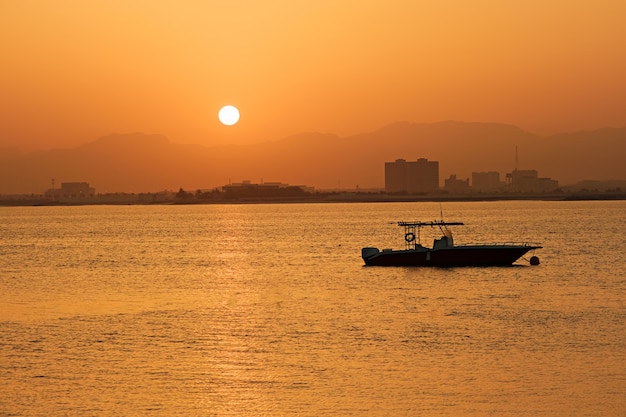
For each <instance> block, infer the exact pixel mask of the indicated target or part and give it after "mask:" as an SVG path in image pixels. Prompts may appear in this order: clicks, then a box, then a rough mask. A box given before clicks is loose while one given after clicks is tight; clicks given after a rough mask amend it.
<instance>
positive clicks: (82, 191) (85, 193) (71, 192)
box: [45, 182, 96, 198]
mask: <svg viewBox="0 0 626 417" xmlns="http://www.w3.org/2000/svg"><path fill="white" fill-rule="evenodd" d="M45 195H46V197H50V198H79V197H93V196H95V195H96V190H95V188H93V187H90V186H89V183H87V182H62V183H61V188H51V189H49V190H48V191H46V193H45Z"/></svg>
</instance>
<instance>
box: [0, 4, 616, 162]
mask: <svg viewBox="0 0 626 417" xmlns="http://www.w3.org/2000/svg"><path fill="white" fill-rule="evenodd" d="M624 22H626V1H623V0H596V1H593V2H592V1H583V0H511V1H495V0H472V1H467V0H416V1H406V0H384V1H383V0H373V1H369V2H368V1H362V0H342V1H337V0H317V1H308V0H282V1H281V0H263V1H255V0H228V1H157V0H134V1H122V0H90V1H83V0H56V1H40V0H0V51H1V65H0V147H5V146H17V147H19V148H21V149H24V150H33V149H49V148H54V147H65V146H73V145H77V144H80V143H84V142H89V141H93V140H95V139H96V138H98V137H101V136H104V135H107V134H109V133H113V132H117V133H126V132H146V133H161V134H164V135H166V136H168V137H169V138H170V139H171V140H172V141H176V142H185V143H201V144H205V145H214V144H220V143H227V142H232V143H245V142H259V141H265V140H273V139H280V138H282V137H284V136H287V135H290V134H295V133H300V132H305V131H320V132H332V133H337V134H339V135H349V134H353V133H360V132H365V131H370V130H374V129H377V128H379V127H381V126H383V125H385V124H387V123H391V122H395V121H401V120H406V121H411V122H434V121H440V120H450V119H452V120H462V121H493V122H504V123H511V124H516V125H518V126H520V127H522V128H524V129H527V130H530V131H532V132H536V133H554V132H564V131H574V130H580V129H594V128H598V127H604V126H614V127H621V126H624V125H626V75H625V74H626V25H625V24H624ZM224 104H234V105H236V106H237V107H239V109H240V111H241V121H240V122H239V124H237V125H236V126H234V127H225V126H221V125H220V124H219V121H218V120H217V112H218V110H219V108H220V107H221V106H222V105H224Z"/></svg>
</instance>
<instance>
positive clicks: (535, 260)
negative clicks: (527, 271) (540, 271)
mask: <svg viewBox="0 0 626 417" xmlns="http://www.w3.org/2000/svg"><path fill="white" fill-rule="evenodd" d="M530 264H531V265H539V258H538V257H536V256H531V257H530Z"/></svg>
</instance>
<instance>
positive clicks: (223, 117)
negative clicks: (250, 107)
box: [217, 105, 239, 126]
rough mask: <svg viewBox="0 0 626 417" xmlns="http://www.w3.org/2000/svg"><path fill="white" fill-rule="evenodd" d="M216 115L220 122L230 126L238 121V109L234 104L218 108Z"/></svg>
mask: <svg viewBox="0 0 626 417" xmlns="http://www.w3.org/2000/svg"><path fill="white" fill-rule="evenodd" d="M217 117H219V119H220V122H222V124H224V125H226V126H232V125H234V124H235V123H237V122H238V121H239V110H237V107H235V106H230V105H228V106H224V107H222V108H221V109H220V112H219V114H218V115H217Z"/></svg>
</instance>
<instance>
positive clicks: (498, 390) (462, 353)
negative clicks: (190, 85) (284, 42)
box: [0, 202, 626, 416]
mask: <svg viewBox="0 0 626 417" xmlns="http://www.w3.org/2000/svg"><path fill="white" fill-rule="evenodd" d="M439 209H440V208H439V204H438V203H390V204H387V203H384V204H383V203H378V204H360V203H354V204H293V205H202V206H123V207H115V206H102V207H101V206H93V207H24V208H15V207H9V208H0V416H40V415H53V416H54V415H69V416H74V415H75V416H88V415H94V416H95V415H97V416H107V415H111V416H113V415H115V416H119V415H126V416H150V415H152V416H291V415H298V416H363V415H367V416H459V415H463V416H484V415H497V416H517V415H519V416H564V415H567V416H624V415H626V306H625V301H626V260H625V257H624V254H625V251H624V248H625V247H626V202H485V203H446V204H444V207H443V210H444V214H445V217H446V220H450V221H463V222H465V224H466V226H464V227H460V228H456V229H455V231H456V234H455V241H456V242H457V243H470V242H477V241H481V242H483V241H487V242H496V241H497V242H502V241H533V242H541V243H542V244H543V246H544V249H542V250H540V251H538V252H537V253H536V255H538V256H539V258H540V259H541V265H539V266H535V267H531V266H528V262H527V261H524V260H521V261H520V262H519V266H514V267H509V268H451V269H436V268H433V269H430V268H423V269H420V268H376V267H364V266H363V262H362V260H361V258H360V249H361V247H363V246H377V247H379V248H383V247H393V248H400V247H402V246H403V244H404V241H403V236H402V230H401V229H400V228H399V227H398V226H394V225H390V224H389V222H393V221H397V220H407V221H409V220H433V219H436V218H438V217H439ZM433 237H434V236H428V237H426V238H425V239H423V241H424V243H428V244H430V239H432V238H433ZM423 238H424V237H423Z"/></svg>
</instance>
